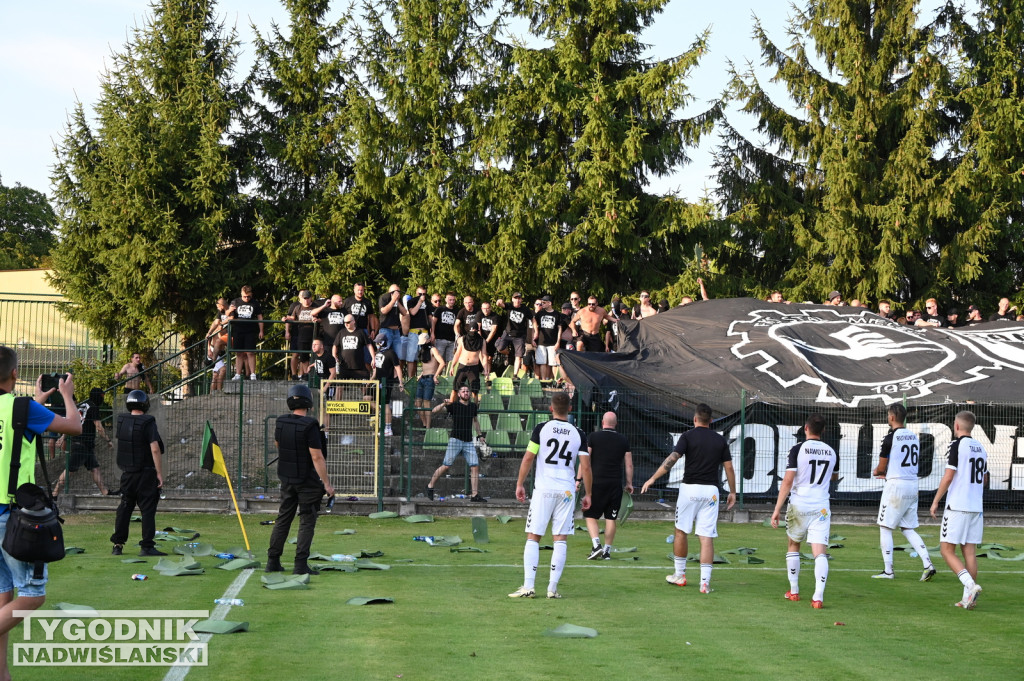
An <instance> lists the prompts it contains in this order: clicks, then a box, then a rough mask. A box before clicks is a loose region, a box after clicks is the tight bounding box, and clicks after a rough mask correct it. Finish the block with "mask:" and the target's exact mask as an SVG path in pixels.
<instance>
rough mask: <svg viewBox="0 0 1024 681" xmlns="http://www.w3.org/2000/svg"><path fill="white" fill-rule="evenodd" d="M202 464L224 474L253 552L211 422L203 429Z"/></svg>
mask: <svg viewBox="0 0 1024 681" xmlns="http://www.w3.org/2000/svg"><path fill="white" fill-rule="evenodd" d="M201 456H202V461H201V465H202V467H203V468H204V469H206V470H208V471H210V472H211V473H214V474H216V475H220V476H222V477H223V478H224V479H225V480H227V481H228V492H230V493H231V503H232V504H234V505H235V515H236V516H238V526H239V527H241V528H242V538H243V539H244V540H245V550H246V551H248V552H249V553H252V547H250V546H249V535H248V534H246V532H245V523H243V522H242V511H241V510H240V509H239V508H238V499H236V498H235V489H234V488H233V487H232V486H231V478H230V476H228V468H227V466H226V465H224V452H222V451H221V448H220V445H219V444H217V436H216V435H215V434H214V432H213V428H211V427H210V422H209V421H207V422H206V430H204V431H203V453H202V455H201Z"/></svg>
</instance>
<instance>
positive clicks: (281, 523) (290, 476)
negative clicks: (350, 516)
mask: <svg viewBox="0 0 1024 681" xmlns="http://www.w3.org/2000/svg"><path fill="white" fill-rule="evenodd" d="M312 406H313V393H312V392H310V390H309V386H306V385H293V386H292V387H291V388H289V389H288V408H289V409H291V413H290V414H285V415H283V416H278V417H277V424H276V425H275V427H274V443H275V444H276V445H277V457H278V458H277V477H278V478H279V479H280V480H281V506H280V508H279V509H278V512H277V519H276V520H275V521H274V531H273V532H272V533H271V535H270V547H269V548H268V549H267V567H266V571H267V572H283V571H284V566H282V565H281V554H282V553H284V542H285V540H286V539H288V532H289V530H291V526H292V520H293V519H294V518H295V512H296V511H298V512H299V535H298V539H297V540H296V543H295V566H294V568H293V569H292V574H296V575H316V574H319V572H318V571H317V570H315V569H313V568H311V567H309V563H308V562H307V561H308V560H309V548H310V546H311V545H312V544H313V531H314V530H315V529H316V514H317V512H318V511H319V510H320V500H321V498H323V496H324V494H327V496H328V497H331V498H333V497H334V487H332V486H331V480H330V478H329V477H328V475H327V463H326V462H325V461H324V454H323V450H324V439H323V434H322V432H321V430H320V424H319V423H318V422H317V420H316V419H315V418H313V417H312V416H307V415H306V414H307V412H308V410H309V409H310V408H312Z"/></svg>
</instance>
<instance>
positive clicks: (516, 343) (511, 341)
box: [494, 335, 526, 357]
mask: <svg viewBox="0 0 1024 681" xmlns="http://www.w3.org/2000/svg"><path fill="white" fill-rule="evenodd" d="M509 345H511V346H512V347H513V349H514V350H515V353H516V357H522V356H523V355H524V354H526V339H525V338H513V337H511V336H507V335H506V336H502V337H501V338H499V339H498V342H497V343H495V344H494V346H495V348H496V349H497V350H504V349H505V348H507V347H508V346H509Z"/></svg>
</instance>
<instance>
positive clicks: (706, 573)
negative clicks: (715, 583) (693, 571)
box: [700, 563, 711, 585]
mask: <svg viewBox="0 0 1024 681" xmlns="http://www.w3.org/2000/svg"><path fill="white" fill-rule="evenodd" d="M710 582H711V563H701V564H700V583H701V584H702V585H704V584H708V583H710Z"/></svg>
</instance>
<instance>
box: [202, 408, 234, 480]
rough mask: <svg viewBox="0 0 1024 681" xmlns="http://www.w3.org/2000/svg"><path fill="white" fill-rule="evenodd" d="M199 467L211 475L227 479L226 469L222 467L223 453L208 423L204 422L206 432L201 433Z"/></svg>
mask: <svg viewBox="0 0 1024 681" xmlns="http://www.w3.org/2000/svg"><path fill="white" fill-rule="evenodd" d="M201 465H202V467H203V468H204V469H206V470H208V471H210V472H211V473H216V474H217V475H219V476H221V477H224V478H226V477H228V469H227V466H225V465H224V453H223V452H222V451H221V450H220V445H219V444H217V435H216V434H215V433H214V432H213V428H211V427H210V422H209V421H207V422H206V430H205V431H204V432H203V453H202V464H201Z"/></svg>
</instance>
